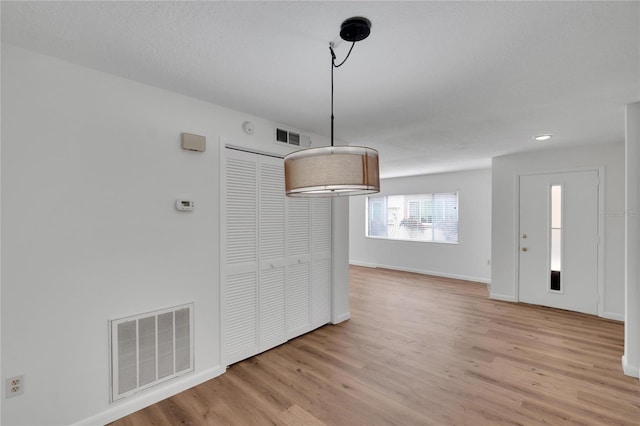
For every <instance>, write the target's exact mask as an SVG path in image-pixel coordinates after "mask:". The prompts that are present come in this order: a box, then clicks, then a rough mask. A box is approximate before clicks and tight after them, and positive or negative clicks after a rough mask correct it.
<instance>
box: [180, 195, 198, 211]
mask: <svg viewBox="0 0 640 426" xmlns="http://www.w3.org/2000/svg"><path fill="white" fill-rule="evenodd" d="M195 205H196V203H194V202H193V201H191V200H185V199H184V198H180V199H178V200H176V210H180V211H191V210H193V207H194V206H195Z"/></svg>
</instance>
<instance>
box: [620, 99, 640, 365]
mask: <svg viewBox="0 0 640 426" xmlns="http://www.w3.org/2000/svg"><path fill="white" fill-rule="evenodd" d="M625 125H626V135H625V160H626V164H625V181H626V201H627V205H626V212H625V213H626V214H625V221H626V222H625V224H626V228H625V230H626V233H625V237H626V239H625V316H624V322H625V327H624V355H623V357H622V367H623V369H624V373H625V374H627V375H629V376H633V377H640V223H638V222H639V221H640V216H639V214H638V212H640V174H639V173H638V169H640V102H636V103H633V104H630V105H627V109H626V120H625Z"/></svg>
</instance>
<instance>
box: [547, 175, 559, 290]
mask: <svg viewBox="0 0 640 426" xmlns="http://www.w3.org/2000/svg"><path fill="white" fill-rule="evenodd" d="M550 253H551V262H550V264H551V277H550V281H549V289H550V290H552V291H561V289H562V288H561V282H560V272H561V271H562V186H561V185H553V186H551V250H550Z"/></svg>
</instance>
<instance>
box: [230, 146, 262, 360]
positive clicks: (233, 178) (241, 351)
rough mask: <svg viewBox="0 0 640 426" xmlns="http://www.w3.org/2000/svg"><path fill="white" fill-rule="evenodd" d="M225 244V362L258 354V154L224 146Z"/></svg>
mask: <svg viewBox="0 0 640 426" xmlns="http://www.w3.org/2000/svg"><path fill="white" fill-rule="evenodd" d="M225 151H226V152H225V154H226V155H225V160H224V170H223V173H224V176H225V183H224V185H223V188H222V190H223V194H222V196H223V199H224V203H225V206H224V209H225V212H224V215H223V224H222V229H223V230H224V231H223V232H224V233H225V234H224V235H223V241H224V242H225V245H224V247H222V259H223V262H222V266H223V279H224V280H225V282H224V283H223V300H224V308H223V309H224V313H223V315H224V319H225V322H224V325H223V329H224V330H225V341H224V346H225V351H224V352H225V361H226V363H227V364H232V363H234V362H236V361H239V360H242V359H245V358H247V357H249V356H252V355H254V354H256V353H258V318H257V316H258V272H259V271H258V159H257V158H256V156H255V155H252V154H248V153H245V152H240V151H235V150H229V149H227V150H225Z"/></svg>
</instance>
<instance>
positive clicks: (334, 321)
mask: <svg viewBox="0 0 640 426" xmlns="http://www.w3.org/2000/svg"><path fill="white" fill-rule="evenodd" d="M348 319H351V312H345V313H344V314H340V315H337V316H336V318H335V319H332V320H331V324H340V323H341V322H343V321H346V320H348Z"/></svg>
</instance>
